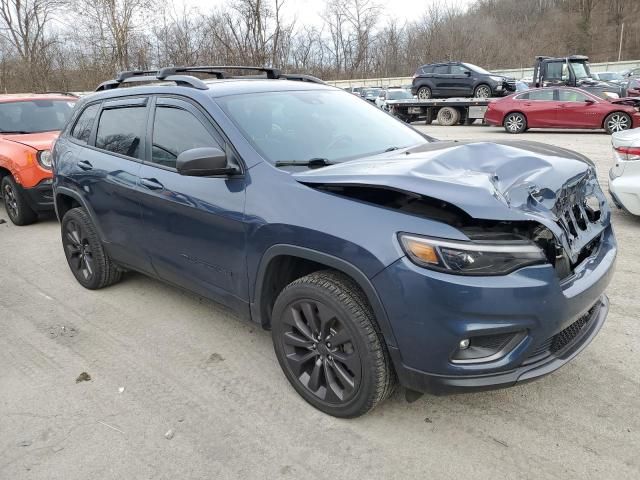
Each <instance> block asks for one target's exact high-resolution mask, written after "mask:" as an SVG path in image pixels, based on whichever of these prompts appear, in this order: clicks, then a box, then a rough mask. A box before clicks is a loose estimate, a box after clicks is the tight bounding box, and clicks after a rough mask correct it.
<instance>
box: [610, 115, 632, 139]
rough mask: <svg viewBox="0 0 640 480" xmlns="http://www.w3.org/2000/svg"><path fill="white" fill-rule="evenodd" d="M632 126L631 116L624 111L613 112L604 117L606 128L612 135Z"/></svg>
mask: <svg viewBox="0 0 640 480" xmlns="http://www.w3.org/2000/svg"><path fill="white" fill-rule="evenodd" d="M630 128H631V117H630V116H629V115H627V114H626V113H624V112H613V113H610V114H609V115H607V118H605V119H604V129H605V130H606V132H607V133H608V134H609V135H611V134H612V133H616V132H622V131H623V130H629V129H630Z"/></svg>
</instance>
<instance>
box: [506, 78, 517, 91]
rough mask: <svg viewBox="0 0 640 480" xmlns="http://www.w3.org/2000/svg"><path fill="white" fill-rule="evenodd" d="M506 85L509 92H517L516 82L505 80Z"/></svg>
mask: <svg viewBox="0 0 640 480" xmlns="http://www.w3.org/2000/svg"><path fill="white" fill-rule="evenodd" d="M504 83H505V85H506V87H507V88H508V89H509V90H513V91H515V89H516V81H515V80H511V79H509V80H505V82H504Z"/></svg>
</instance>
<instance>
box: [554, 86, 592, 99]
mask: <svg viewBox="0 0 640 480" xmlns="http://www.w3.org/2000/svg"><path fill="white" fill-rule="evenodd" d="M559 99H560V101H561V102H586V101H587V100H592V99H591V98H589V97H587V96H586V95H585V94H584V93H581V92H577V91H575V90H564V89H561V90H560V97H559Z"/></svg>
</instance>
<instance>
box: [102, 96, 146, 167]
mask: <svg viewBox="0 0 640 480" xmlns="http://www.w3.org/2000/svg"><path fill="white" fill-rule="evenodd" d="M146 112H147V109H146V107H143V106H139V107H120V108H110V109H106V110H103V111H102V115H100V123H98V134H97V136H96V147H98V148H102V149H104V150H108V151H110V152H114V153H119V154H120V155H126V156H127V157H133V158H141V156H140V153H141V152H140V150H141V148H140V145H141V143H142V141H143V139H144V132H145V123H146V122H145V121H146Z"/></svg>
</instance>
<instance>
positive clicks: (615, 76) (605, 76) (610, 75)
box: [598, 72, 623, 82]
mask: <svg viewBox="0 0 640 480" xmlns="http://www.w3.org/2000/svg"><path fill="white" fill-rule="evenodd" d="M598 78H599V79H600V80H604V81H605V82H610V81H612V80H622V79H623V77H622V75H620V74H619V73H617V72H603V73H599V74H598Z"/></svg>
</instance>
